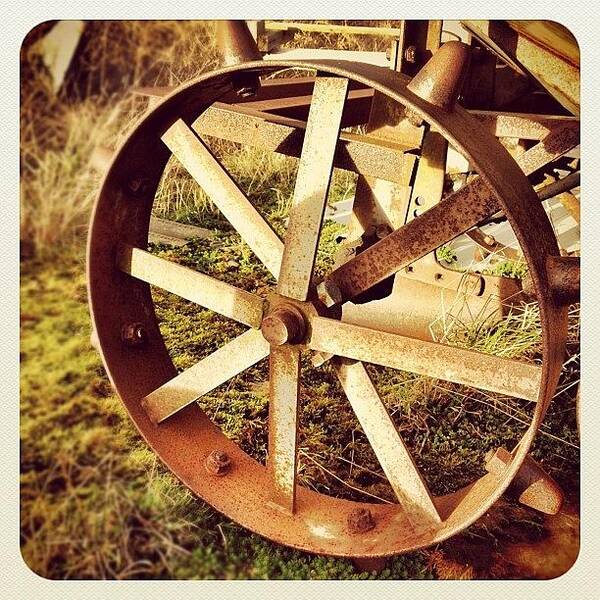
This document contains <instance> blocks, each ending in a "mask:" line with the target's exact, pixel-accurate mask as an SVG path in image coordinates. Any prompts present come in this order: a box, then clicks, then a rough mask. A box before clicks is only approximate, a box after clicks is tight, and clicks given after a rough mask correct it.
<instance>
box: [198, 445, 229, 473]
mask: <svg viewBox="0 0 600 600" xmlns="http://www.w3.org/2000/svg"><path fill="white" fill-rule="evenodd" d="M204 466H205V467H206V470H207V471H208V472H209V473H210V474H211V475H216V476H217V477H222V476H223V475H226V474H227V473H229V470H230V469H231V459H230V458H229V455H228V454H227V453H226V452H223V451H222V450H213V451H212V452H211V453H210V454H209V455H208V456H207V457H206V462H205V463H204Z"/></svg>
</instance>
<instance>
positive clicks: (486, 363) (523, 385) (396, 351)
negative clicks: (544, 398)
mask: <svg viewBox="0 0 600 600" xmlns="http://www.w3.org/2000/svg"><path fill="white" fill-rule="evenodd" d="M311 329H312V333H311V339H310V342H309V348H310V349H311V350H317V351H320V352H329V353H331V354H335V355H338V356H345V357H346V358H351V359H354V360H361V361H364V362H369V363H373V364H376V365H381V366H384V367H392V368H394V369H400V370H402V371H410V372H412V373H417V374H419V375H426V376H428V377H435V378H436V379H444V380H446V381H453V382H454V383H460V384H463V385H469V386H472V387H475V388H480V389H483V390H487V391H490V392H497V393H499V394H506V395H507V396H513V397H515V398H523V399H525V400H531V401H536V400H537V398H538V392H539V387H540V382H541V376H542V369H541V367H539V366H537V365H532V364H529V363H525V362H521V361H518V360H513V359H509V358H501V357H498V356H493V355H491V354H484V353H482V352H477V351H475V350H466V349H463V348H457V347H454V346H448V345H446V344H439V343H436V342H428V341H423V340H418V339H415V338H410V337H407V336H403V335H399V334H394V333H387V332H384V331H378V330H375V329H370V328H368V327H361V326H359V325H351V324H349V323H342V322H340V321H336V320H334V319H328V318H325V317H315V318H314V319H313V320H312V322H311Z"/></svg>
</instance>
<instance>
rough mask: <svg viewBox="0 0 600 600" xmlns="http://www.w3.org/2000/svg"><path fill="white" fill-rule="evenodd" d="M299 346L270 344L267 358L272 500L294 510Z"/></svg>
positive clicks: (268, 463)
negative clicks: (268, 358)
mask: <svg viewBox="0 0 600 600" xmlns="http://www.w3.org/2000/svg"><path fill="white" fill-rule="evenodd" d="M299 375H300V349H299V347H298V346H290V345H287V344H286V345H283V346H272V347H271V355H270V360H269V390H270V403H269V456H268V459H267V466H268V469H269V473H270V476H271V480H272V484H273V501H274V502H275V503H276V504H277V505H279V506H281V507H283V508H285V509H286V510H289V511H291V512H293V511H294V508H295V500H296V461H297V452H298V451H297V438H298V385H299Z"/></svg>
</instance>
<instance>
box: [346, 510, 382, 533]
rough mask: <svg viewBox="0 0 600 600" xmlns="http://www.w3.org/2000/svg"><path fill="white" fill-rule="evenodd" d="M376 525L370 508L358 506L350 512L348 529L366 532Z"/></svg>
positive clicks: (355, 531)
mask: <svg viewBox="0 0 600 600" xmlns="http://www.w3.org/2000/svg"><path fill="white" fill-rule="evenodd" d="M373 527H375V520H374V519H373V515H372V514H371V511H370V510H369V509H368V508H356V509H354V510H353V511H352V512H350V513H349V514H348V531H350V533H366V532H367V531H370V530H371V529H373Z"/></svg>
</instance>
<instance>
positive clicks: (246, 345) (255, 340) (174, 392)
mask: <svg viewBox="0 0 600 600" xmlns="http://www.w3.org/2000/svg"><path fill="white" fill-rule="evenodd" d="M268 354H269V344H268V343H267V342H266V341H265V339H264V337H263V336H262V334H261V332H260V331H256V330H255V329H250V330H249V331H246V332H245V333H243V334H242V335H240V336H238V337H237V338H235V339H233V340H232V341H231V342H229V343H227V344H225V345H224V346H221V348H219V349H218V350H216V351H215V352H213V353H212V354H209V355H208V356H207V357H206V358H203V359H202V360H201V361H200V362H198V363H196V364H195V365H194V366H193V367H190V368H189V369H187V370H186V371H184V372H183V373H180V374H179V375H177V377H174V378H173V379H171V380H170V381H168V382H167V383H165V384H164V385H162V386H161V387H159V388H158V389H157V390H154V391H153V392H152V393H151V394H148V396H146V397H145V398H143V399H142V406H143V408H144V410H145V411H146V412H147V413H148V416H149V417H150V419H151V420H152V421H154V422H155V423H160V422H161V421H164V420H165V419H166V418H167V417H170V416H171V415H173V414H175V413H176V412H177V411H179V410H181V409H182V408H184V407H186V406H187V405H188V404H191V403H192V402H194V401H195V400H197V399H198V398H200V397H201V396H203V395H204V394H207V393H208V392H210V391H211V390H213V389H215V388H216V387H218V386H219V385H221V384H222V383H225V382H226V381H227V380H228V379H231V378H232V377H234V376H235V375H238V374H239V373H241V372H242V371H244V370H245V369H247V368H248V367H251V366H252V365H253V364H255V363H257V362H258V361H259V360H261V359H263V358H265V357H266V356H268Z"/></svg>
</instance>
